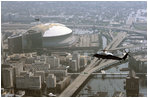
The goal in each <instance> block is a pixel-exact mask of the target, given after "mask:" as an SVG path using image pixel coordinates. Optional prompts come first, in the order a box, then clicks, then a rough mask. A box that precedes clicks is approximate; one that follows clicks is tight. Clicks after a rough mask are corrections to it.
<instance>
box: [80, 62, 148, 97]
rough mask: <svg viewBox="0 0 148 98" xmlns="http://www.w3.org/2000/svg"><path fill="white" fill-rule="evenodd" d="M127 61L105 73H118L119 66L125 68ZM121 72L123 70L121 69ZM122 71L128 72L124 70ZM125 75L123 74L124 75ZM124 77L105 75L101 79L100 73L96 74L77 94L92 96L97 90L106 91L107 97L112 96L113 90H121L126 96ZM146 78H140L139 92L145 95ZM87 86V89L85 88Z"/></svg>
mask: <svg viewBox="0 0 148 98" xmlns="http://www.w3.org/2000/svg"><path fill="white" fill-rule="evenodd" d="M127 67H128V63H124V64H121V65H118V66H114V67H112V68H110V69H108V70H105V71H106V73H119V72H121V71H120V69H121V68H127ZM122 72H123V71H122ZM123 73H128V71H124V72H123ZM124 77H125V76H124ZM125 80H126V79H125V78H119V76H116V75H114V76H112V75H108V76H107V75H106V77H105V79H102V76H101V75H96V76H95V77H94V78H92V79H90V80H89V82H88V83H87V84H86V85H85V86H84V87H83V88H82V90H81V91H80V92H79V94H78V96H80V97H88V96H94V94H96V93H97V92H107V93H106V96H107V97H112V96H113V94H114V93H115V92H122V93H124V95H125V96H126V91H125V89H124V85H125V84H124V81H125ZM146 81H147V79H146V77H145V78H143V79H141V78H140V94H142V95H143V96H145V97H146V96H147V84H146V83H147V82H146ZM88 87H89V90H88V89H87V88H88Z"/></svg>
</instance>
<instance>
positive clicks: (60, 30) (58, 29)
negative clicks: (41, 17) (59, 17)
mask: <svg viewBox="0 0 148 98" xmlns="http://www.w3.org/2000/svg"><path fill="white" fill-rule="evenodd" d="M8 40H9V45H8V46H9V47H10V50H12V51H13V50H15V51H16V50H17V49H11V48H12V46H17V47H18V45H19V47H20V51H21V48H22V50H32V49H33V50H34V49H41V48H56V47H69V46H71V45H73V44H74V43H75V42H76V38H75V37H74V36H73V33H72V30H71V29H70V28H68V27H66V26H65V25H63V24H59V23H46V24H40V25H36V26H34V27H31V28H30V29H28V30H27V31H26V32H24V33H22V34H20V35H19V36H17V35H16V36H11V37H9V39H8ZM18 40H20V41H18ZM16 42H17V43H16ZM18 43H19V44H18ZM15 44H17V45H15Z"/></svg>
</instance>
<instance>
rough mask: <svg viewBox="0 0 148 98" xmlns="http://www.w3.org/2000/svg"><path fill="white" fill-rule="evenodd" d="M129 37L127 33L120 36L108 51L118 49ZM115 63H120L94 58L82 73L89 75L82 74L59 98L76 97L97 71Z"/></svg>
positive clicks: (108, 47)
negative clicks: (81, 87)
mask: <svg viewBox="0 0 148 98" xmlns="http://www.w3.org/2000/svg"><path fill="white" fill-rule="evenodd" d="M126 36H127V34H126V33H120V34H118V35H117V36H116V37H115V38H114V39H113V41H112V42H111V43H110V44H109V45H108V46H107V47H106V49H114V48H116V47H117V46H118V45H119V44H120V43H121V42H122V41H123V40H124V38H125V37H126ZM98 63H99V65H98ZM114 63H118V61H115V60H107V61H106V62H105V60H98V59H97V58H94V59H93V60H92V62H91V63H90V64H89V65H88V66H87V67H86V68H85V69H84V71H83V72H82V73H87V74H80V75H79V76H78V77H77V78H76V79H75V80H74V81H73V82H72V83H71V84H70V85H69V86H68V87H67V88H66V89H65V90H64V91H63V92H62V93H61V94H60V95H59V97H71V96H75V92H76V91H77V90H78V89H79V87H80V86H81V85H82V84H83V83H84V82H85V81H86V79H87V78H88V77H89V76H90V75H91V74H92V73H93V72H95V71H96V70H101V69H102V68H103V67H105V66H106V65H112V64H114Z"/></svg>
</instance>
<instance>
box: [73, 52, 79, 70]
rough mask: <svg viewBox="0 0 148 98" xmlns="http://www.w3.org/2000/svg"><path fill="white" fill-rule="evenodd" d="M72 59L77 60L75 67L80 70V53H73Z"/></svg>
mask: <svg viewBox="0 0 148 98" xmlns="http://www.w3.org/2000/svg"><path fill="white" fill-rule="evenodd" d="M72 59H73V60H76V61H77V69H78V70H80V54H78V53H74V54H73V56H72Z"/></svg>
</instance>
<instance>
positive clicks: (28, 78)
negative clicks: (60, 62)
mask: <svg viewBox="0 0 148 98" xmlns="http://www.w3.org/2000/svg"><path fill="white" fill-rule="evenodd" d="M16 88H17V89H24V90H27V89H30V90H40V89H41V76H33V75H31V73H28V74H26V75H25V76H17V77H16Z"/></svg>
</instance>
